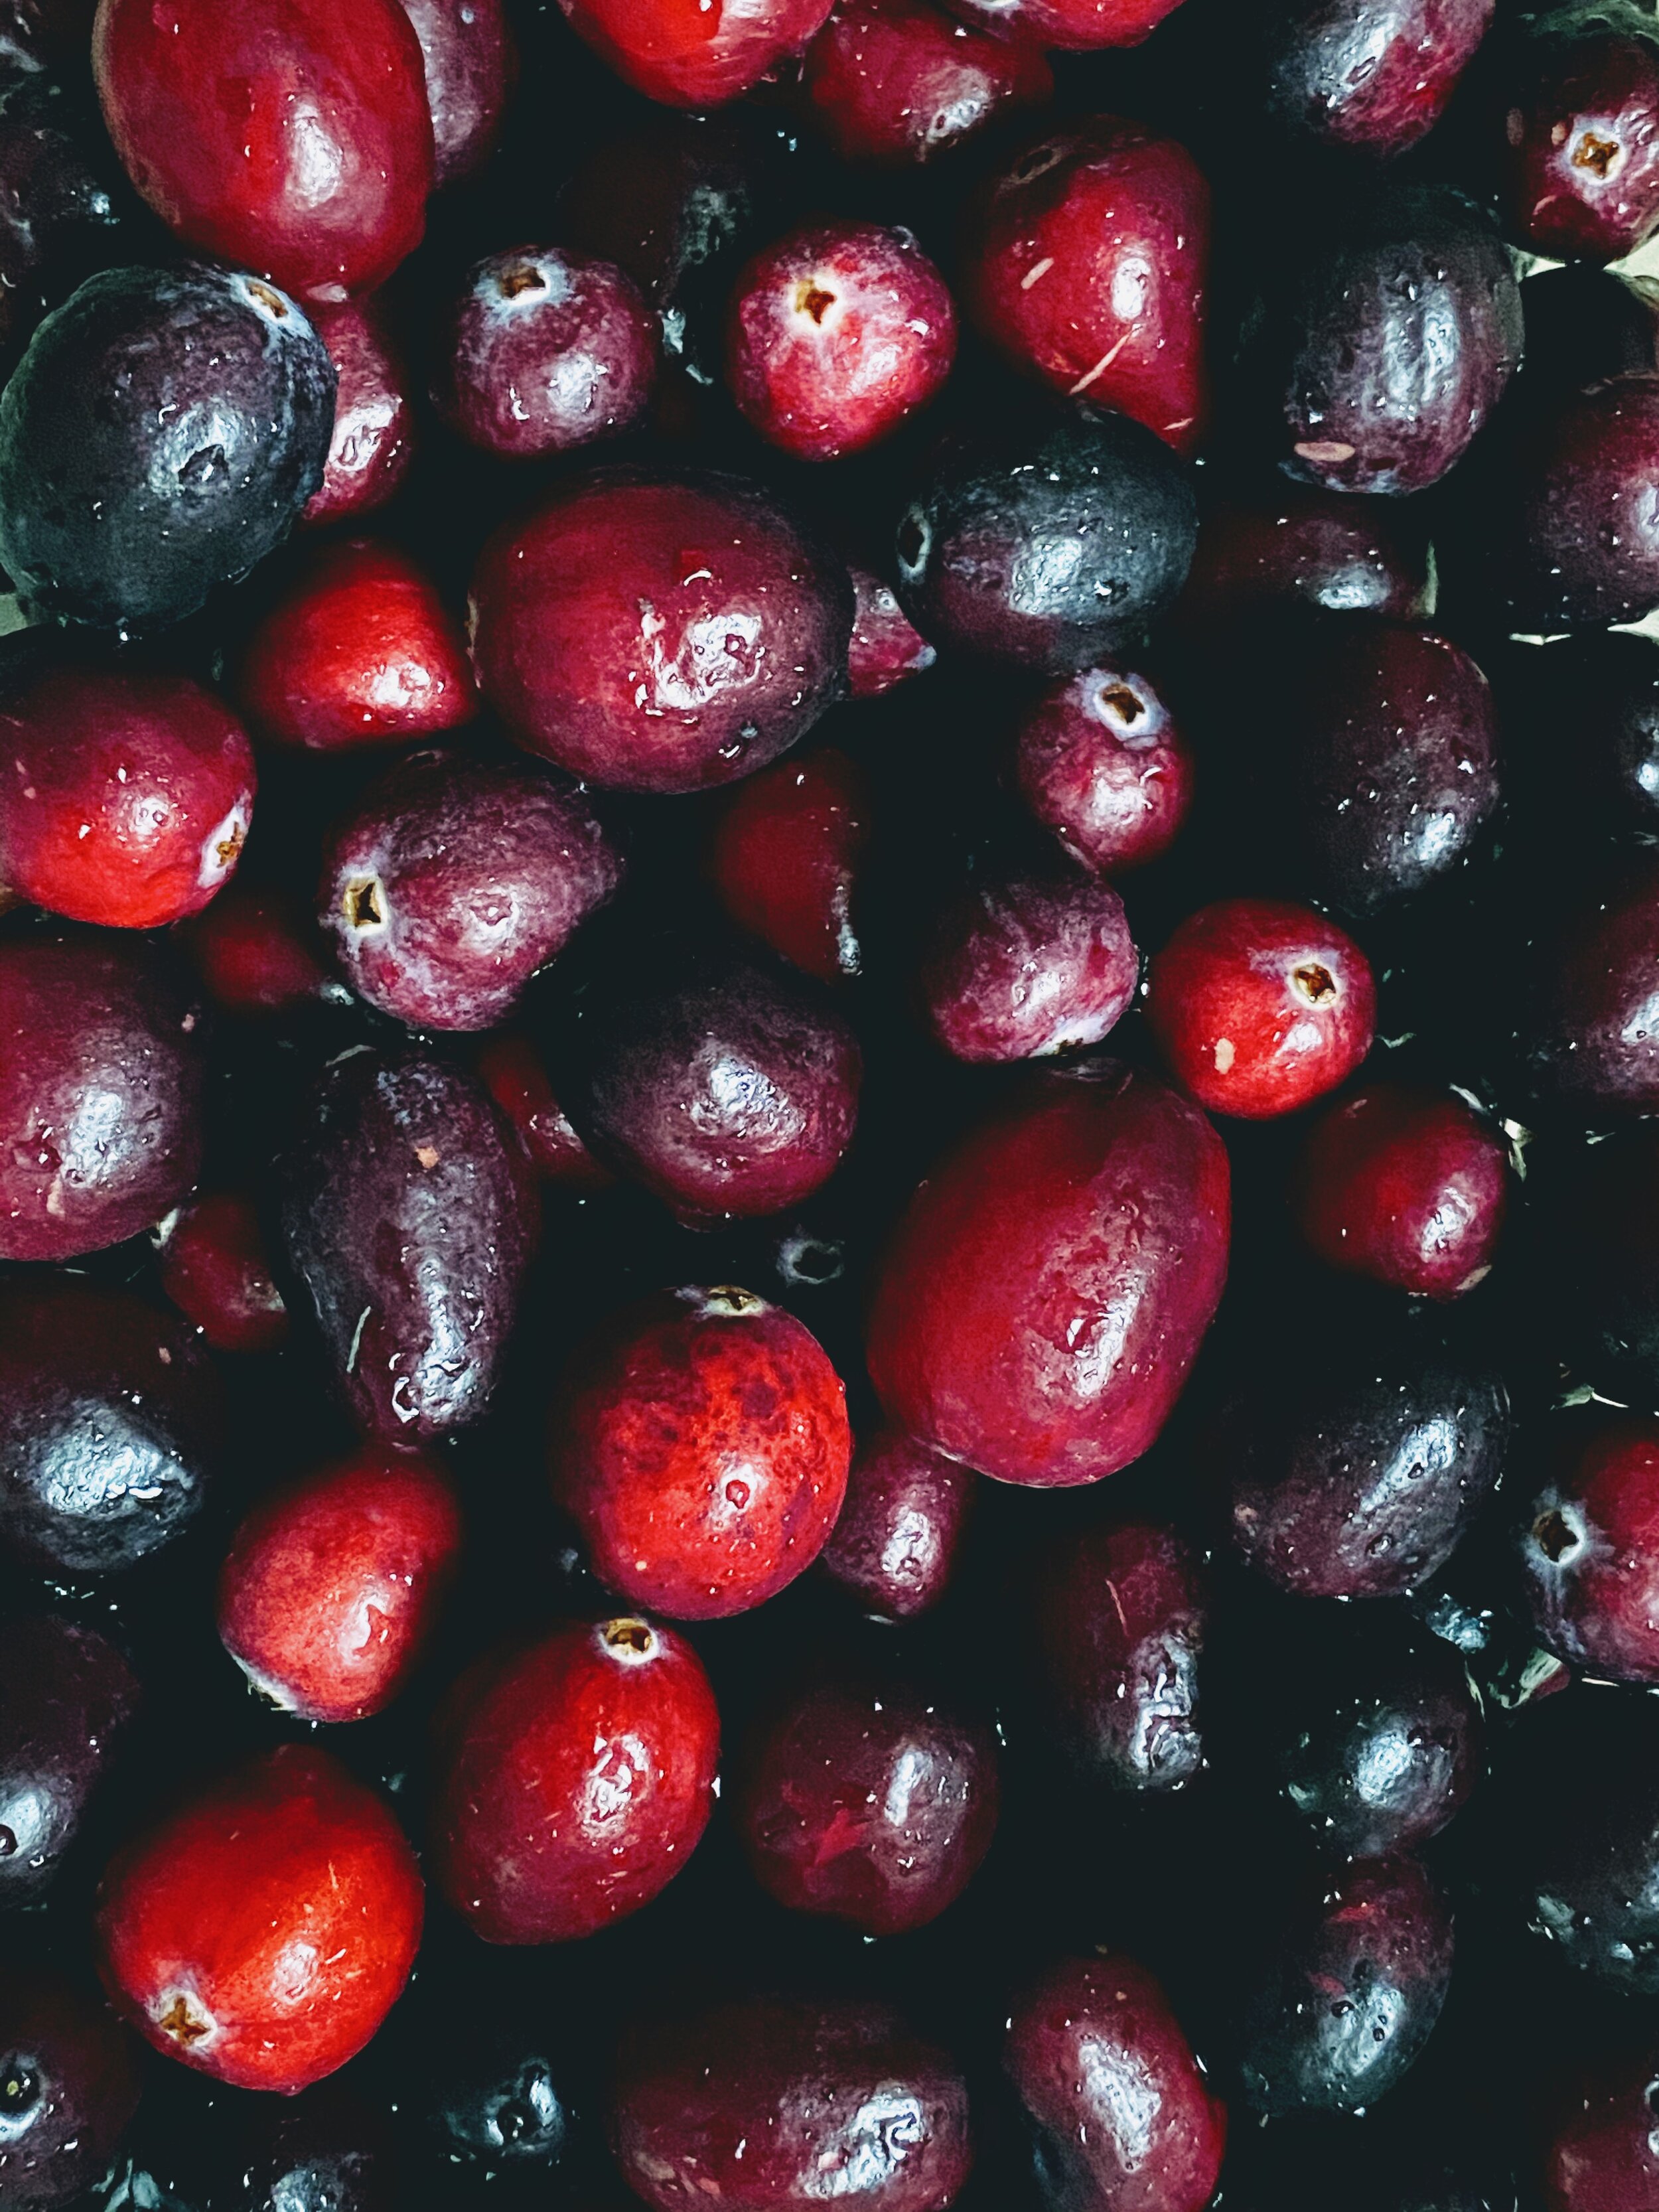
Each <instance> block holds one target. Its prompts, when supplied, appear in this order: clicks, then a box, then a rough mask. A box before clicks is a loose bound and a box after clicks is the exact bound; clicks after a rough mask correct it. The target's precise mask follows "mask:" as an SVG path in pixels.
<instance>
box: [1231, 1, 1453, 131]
mask: <svg viewBox="0 0 1659 2212" xmlns="http://www.w3.org/2000/svg"><path fill="white" fill-rule="evenodd" d="M1493 5H1494V0H1383V4H1381V5H1378V4H1376V0H1281V4H1280V5H1279V6H1278V7H1277V8H1275V9H1273V10H1271V12H1270V13H1269V15H1268V19H1267V25H1266V27H1265V30H1264V48H1265V52H1264V57H1263V58H1264V60H1265V63H1266V67H1267V105H1268V106H1269V109H1270V110H1271V112H1273V115H1274V116H1275V117H1276V118H1278V119H1279V121H1280V122H1282V123H1283V124H1285V125H1287V126H1288V127H1289V128H1290V129H1291V130H1292V131H1295V132H1296V133H1297V136H1298V137H1308V138H1315V139H1317V140H1319V141H1320V142H1321V143H1323V144H1325V145H1328V146H1339V147H1343V148H1346V149H1350V150H1351V151H1352V152H1354V153H1358V154H1366V155H1370V156H1372V157H1373V158H1374V159H1376V160H1385V161H1386V160H1389V159H1391V158H1392V157H1393V156H1395V155H1398V154H1403V153H1404V152H1405V151H1406V149H1407V147H1410V146H1414V145H1416V143H1417V142H1418V141H1419V138H1424V137H1427V136H1428V134H1429V132H1430V131H1432V130H1433V128H1434V126H1435V125H1436V124H1437V123H1438V122H1439V120H1440V118H1441V117H1442V116H1443V114H1444V113H1445V112H1446V109H1447V106H1448V105H1449V102H1450V100H1451V96H1452V94H1453V93H1455V91H1456V89H1457V86H1458V82H1459V80H1460V79H1461V78H1462V75H1463V72H1464V70H1466V69H1467V68H1468V65H1469V64H1470V62H1471V61H1473V60H1474V55H1475V52H1476V49H1477V48H1478V47H1479V46H1480V41H1481V40H1482V39H1484V38H1485V36H1486V31H1487V28H1488V27H1489V26H1490V24H1491V22H1492V13H1493Z"/></svg>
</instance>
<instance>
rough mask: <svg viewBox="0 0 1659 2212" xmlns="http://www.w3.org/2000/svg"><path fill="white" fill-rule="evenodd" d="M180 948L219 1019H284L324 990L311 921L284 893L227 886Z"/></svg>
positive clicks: (250, 886) (193, 925)
mask: <svg viewBox="0 0 1659 2212" xmlns="http://www.w3.org/2000/svg"><path fill="white" fill-rule="evenodd" d="M185 942H186V944H187V945H189V948H190V956H191V959H192V961H193V962H194V963H195V965H196V970H197V974H198V975H200V977H201V979H202V983H203V986H204V988H205V990H206V992H207V994H208V996H209V997H210V999H211V1000H213V1002H214V1004H215V1005H216V1006H220V1007H222V1008H223V1010H224V1011H225V1012H227V1013H230V1014H280V1013H288V1012H292V1011H293V1010H294V1009H295V1008H296V1007H299V1006H314V1005H315V1004H316V1002H317V1000H319V998H321V997H322V996H323V995H324V994H325V991H326V990H327V989H328V987H329V981H328V970H327V969H326V968H325V966H324V965H323V962H322V959H321V957H320V955H321V951H322V947H321V945H319V944H318V943H317V942H316V931H315V928H314V927H313V923H312V919H311V916H310V915H309V914H308V913H307V911H306V909H305V908H303V907H302V906H301V903H300V902H299V900H298V899H297V898H295V896H293V895H292V894H291V893H289V892H288V891H285V890H276V889H274V888H272V887H270V886H269V885H264V884H261V885H258V886H257V887H256V886H255V885H254V884H244V883H236V884H232V885H231V886H230V888H229V889H228V890H225V891H222V892H221V894H220V895H219V896H218V897H217V898H216V899H215V900H214V902H213V903H212V905H211V906H210V907H209V908H208V909H207V911H206V913H205V914H204V915H200V916H199V917H198V918H197V920H196V921H194V922H192V923H191V927H190V928H189V929H188V930H187V931H186V932H185ZM335 988H336V989H338V988H339V986H338V985H336V986H335Z"/></svg>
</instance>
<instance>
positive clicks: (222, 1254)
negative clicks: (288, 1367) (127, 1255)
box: [161, 1190, 289, 1352]
mask: <svg viewBox="0 0 1659 2212" xmlns="http://www.w3.org/2000/svg"><path fill="white" fill-rule="evenodd" d="M161 1288H162V1289H163V1290H164V1291H166V1292H167V1296H168V1297H170V1298H171V1299H172V1300H173V1304H174V1305H176V1306H177V1307H178V1309H179V1311H180V1312H181V1313H182V1314H183V1315H184V1316H185V1319H186V1320H188V1321H192V1322H195V1324H196V1326H197V1328H199V1329H200V1330H201V1332H202V1334H203V1335H204V1337H205V1338H206V1340H207V1341H208V1342H209V1343H210V1345H211V1346H213V1349H214V1350H215V1351H216V1352H275V1351H276V1348H277V1346H279V1345H283V1344H286V1343H287V1341H288V1333H289V1319H288V1308H287V1306H286V1305H284V1304H283V1294H282V1292H281V1291H279V1290H278V1289H277V1287H276V1279H275V1277H274V1276H273V1274H272V1273H271V1260H270V1250H269V1249H268V1247H267V1245H266V1243H265V1233H264V1227H263V1225H261V1222H260V1219H259V1211H258V1207H257V1206H255V1205H254V1203H253V1200H252V1199H251V1198H250V1197H249V1196H248V1194H246V1191H240V1190H214V1191H203V1192H201V1193H199V1194H197V1196H196V1197H194V1198H191V1199H187V1200H185V1203H184V1205H183V1206H180V1207H179V1210H178V1212H176V1213H172V1214H169V1215H168V1216H167V1219H166V1220H165V1221H164V1222H163V1223H162V1224H161Z"/></svg>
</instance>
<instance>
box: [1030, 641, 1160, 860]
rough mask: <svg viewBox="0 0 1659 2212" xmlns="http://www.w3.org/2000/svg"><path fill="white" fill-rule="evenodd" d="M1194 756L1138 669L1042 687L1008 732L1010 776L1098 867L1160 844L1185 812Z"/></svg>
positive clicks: (1155, 851) (1094, 672) (1153, 851)
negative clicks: (1011, 743)
mask: <svg viewBox="0 0 1659 2212" xmlns="http://www.w3.org/2000/svg"><path fill="white" fill-rule="evenodd" d="M1196 765H1197V764H1196V763H1195V762H1194V757H1193V750H1192V747H1191V746H1190V745H1189V744H1188V742H1187V740H1186V738H1184V737H1183V736H1182V732H1181V731H1180V730H1179V729H1178V728H1177V726H1176V723H1175V720H1174V719H1173V717H1172V716H1171V715H1170V710H1169V708H1167V707H1166V706H1165V704H1164V700H1163V698H1162V697H1161V696H1160V695H1159V693H1158V690H1157V689H1156V688H1155V687H1154V686H1153V685H1152V684H1151V683H1149V682H1148V681H1147V679H1146V677H1145V676H1142V675H1140V674H1139V673H1138V672H1136V671H1130V670H1127V669H1121V668H1115V667H1104V668H1085V669H1084V670H1083V671H1081V672H1080V673H1079V674H1078V675H1076V676H1070V677H1066V678H1063V679H1062V680H1061V681H1060V682H1059V683H1057V684H1053V685H1051V686H1050V687H1049V689H1048V690H1047V691H1045V692H1043V694H1042V696H1041V697H1040V698H1039V699H1037V700H1036V702H1035V704H1034V705H1032V706H1030V708H1027V709H1026V711H1025V713H1024V715H1023V716H1022V718H1021V720H1020V723H1019V727H1018V731H1017V732H1016V733H1015V738H1014V783H1015V787H1016V788H1017V789H1018V793H1019V795H1020V797H1021V798H1022V799H1024V802H1025V804H1026V805H1027V806H1028V807H1030V811H1031V812H1032V813H1033V814H1034V815H1035V816H1036V819H1037V820H1038V821H1039V822H1040V823H1042V826H1043V828H1044V829H1051V830H1053V832H1054V836H1056V837H1057V838H1058V839H1059V840H1060V843H1061V845H1062V846H1063V847H1064V848H1065V849H1066V852H1067V853H1068V854H1070V855H1071V857H1072V859H1073V860H1076V861H1078V862H1079V863H1080V865H1081V866H1084V867H1085V868H1093V869H1095V870H1096V871H1097V872H1098V873H1099V874H1101V875H1103V876H1115V875H1120V874H1121V873H1122V872H1124V871H1125V870H1126V869H1129V868H1139V867H1143V866H1145V865H1146V862H1147V861H1149V860H1157V859H1158V857H1159V856H1160V854H1164V853H1167V852H1168V851H1169V849H1170V846H1171V845H1172V844H1173V843H1174V842H1175V841H1176V837H1177V836H1179V835H1180V832H1181V829H1182V824H1183V823H1185V821H1186V819H1187V817H1188V813H1189V812H1190V811H1191V809H1192V803H1193V785H1194V775H1195V773H1196Z"/></svg>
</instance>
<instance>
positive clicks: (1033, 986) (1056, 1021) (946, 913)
mask: <svg viewBox="0 0 1659 2212" xmlns="http://www.w3.org/2000/svg"><path fill="white" fill-rule="evenodd" d="M1139 980H1140V955H1139V952H1137V951H1136V950H1135V943H1134V939H1133V938H1132V937H1131V936H1130V934H1129V923H1128V919H1127V916H1126V915H1125V914H1124V911H1123V902H1122V900H1121V898H1120V897H1119V896H1118V895H1117V893H1116V892H1115V890H1113V889H1112V887H1111V885H1110V884H1108V883H1104V882H1103V881H1102V880H1101V878H1099V877H1098V876H1090V875H1085V874H1084V873H1083V872H1081V871H1080V870H1077V871H1074V870H1072V869H1069V868H1068V869H1066V870H1064V871H1059V870H1057V871H1055V872H1054V873H1052V874H1048V875H1042V876H1030V875H1027V876H1001V877H991V878H976V879H975V881H974V883H973V884H971V885H970V886H969V888H968V889H967V890H964V891H963V893H962V894H961V895H960V896H957V898H955V899H953V900H952V901H951V902H950V903H949V904H948V905H946V906H945V908H944V909H943V910H942V911H941V912H940V913H939V915H938V916H937V917H936V918H935V921H934V923H933V929H932V932H931V933H930V935H929V939H928V942H927V948H926V950H925V951H924V953H923V956H922V962H921V976H920V984H921V1002H922V1006H923V1010H924V1012H925V1013H926V1015H927V1025H928V1027H929V1028H930V1029H931V1030H932V1031H933V1036H934V1037H935V1038H936V1039H937V1041H938V1042H939V1043H940V1044H941V1045H943V1046H944V1048H945V1051H946V1052H948V1053H951V1054H953V1055H954V1056H955V1057H956V1058H957V1060H1036V1059H1040V1058H1042V1057H1043V1056H1044V1055H1045V1054H1050V1053H1056V1052H1069V1051H1072V1050H1073V1049H1074V1048H1077V1047H1078V1046H1080V1045H1090V1044H1098V1043H1099V1042H1101V1040H1102V1039H1103V1037H1105V1036H1109V1035H1110V1033H1111V1031H1112V1030H1114V1029H1115V1027H1116V1026H1117V1024H1118V1021H1119V1019H1120V1018H1121V1016H1122V1015H1123V1014H1124V1013H1125V1012H1127V1009H1128V1007H1129V1006H1130V1004H1131V1002H1132V1000H1133V998H1134V994H1135V988H1136V986H1137V984H1138V983H1139Z"/></svg>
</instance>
